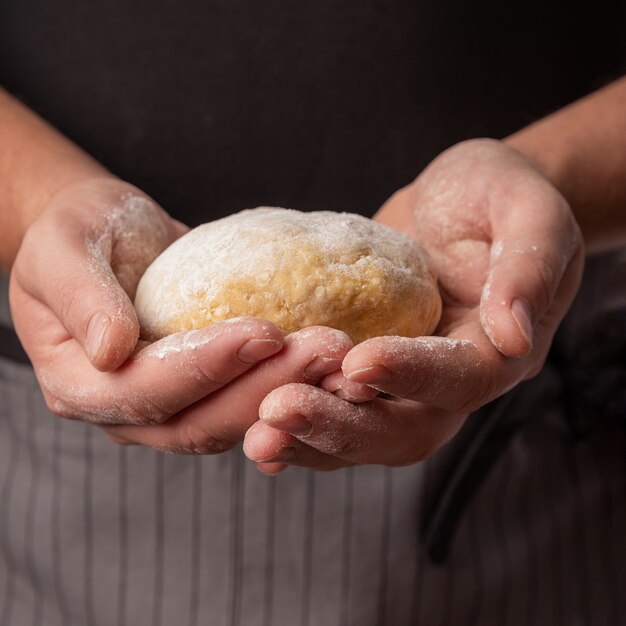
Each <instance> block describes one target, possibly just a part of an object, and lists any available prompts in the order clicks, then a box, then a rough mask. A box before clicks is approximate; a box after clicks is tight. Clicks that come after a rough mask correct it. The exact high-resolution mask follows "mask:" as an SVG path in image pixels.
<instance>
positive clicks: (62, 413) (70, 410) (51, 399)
mask: <svg viewBox="0 0 626 626" xmlns="http://www.w3.org/2000/svg"><path fill="white" fill-rule="evenodd" d="M43 397H44V401H45V403H46V406H47V407H48V410H49V411H50V412H51V413H54V415H57V416H58V417H63V418H65V419H71V420H76V419H79V418H80V415H79V412H78V411H77V410H76V407H74V406H72V405H71V404H69V403H68V402H66V401H65V400H62V399H61V398H58V397H57V396H55V395H53V394H51V393H50V392H48V391H44V392H43Z"/></svg>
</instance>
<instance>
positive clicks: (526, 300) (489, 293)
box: [480, 208, 582, 357]
mask: <svg viewBox="0 0 626 626" xmlns="http://www.w3.org/2000/svg"><path fill="white" fill-rule="evenodd" d="M534 213H535V214H534V215H533V211H520V212H518V213H517V216H516V215H513V216H509V217H508V219H507V220H505V223H503V224H501V225H500V226H499V228H498V229H497V232H496V229H494V241H493V244H492V248H491V258H490V263H489V271H488V275H487V280H486V282H485V287H484V289H483V292H482V296H481V302H480V320H481V325H482V327H483V330H484V331H485V333H486V334H487V336H488V337H489V339H490V341H491V343H492V344H493V345H494V346H495V348H496V349H497V350H498V351H499V352H501V353H502V354H503V355H505V356H509V357H520V356H523V355H525V354H528V353H529V352H530V351H531V350H532V348H533V343H534V339H535V327H536V325H537V324H538V322H539V321H540V320H542V318H544V316H546V315H547V314H548V313H550V314H551V315H552V314H554V316H555V323H554V324H553V325H554V329H556V325H557V324H558V322H559V321H560V319H561V318H562V317H563V316H564V315H565V313H566V311H567V308H568V307H569V305H570V303H571V300H572V299H573V297H574V294H575V292H576V286H577V285H578V282H579V281H580V275H581V271H582V243H581V242H582V240H581V237H580V232H579V229H578V226H577V225H576V223H575V222H574V220H573V218H572V217H571V214H570V213H569V209H567V213H565V214H564V213H563V211H559V210H556V211H550V210H545V208H544V210H543V211H536V212H534Z"/></svg>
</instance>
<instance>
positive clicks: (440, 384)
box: [343, 316, 529, 411]
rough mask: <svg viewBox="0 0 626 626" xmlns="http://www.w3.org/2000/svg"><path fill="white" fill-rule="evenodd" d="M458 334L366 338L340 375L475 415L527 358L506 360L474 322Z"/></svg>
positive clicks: (516, 374)
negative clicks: (454, 335)
mask: <svg viewBox="0 0 626 626" xmlns="http://www.w3.org/2000/svg"><path fill="white" fill-rule="evenodd" d="M476 317H477V316H476ZM457 332H459V333H461V336H463V337H465V338H464V339H454V338H450V337H419V338H417V339H410V338H407V337H376V338H374V339H370V340H368V341H365V342H363V343H361V344H359V345H357V346H356V347H355V348H353V349H352V350H351V351H350V353H349V354H348V355H347V356H346V358H345V360H344V363H343V371H344V374H345V375H346V377H347V378H348V379H349V380H354V381H357V382H360V383H363V384H367V385H372V386H373V387H375V388H376V389H378V390H379V391H382V392H385V393H387V394H390V395H392V396H398V397H402V398H408V399H410V400H417V401H419V402H423V403H425V404H428V405H432V406H436V407H439V408H442V409H447V410H451V411H473V410H475V409H476V408H478V407H480V406H482V405H483V404H485V403H486V402H488V401H489V400H492V399H493V398H495V397H497V396H498V395H500V394H502V393H504V391H506V390H507V389H508V388H509V387H510V386H511V385H512V384H513V383H514V382H516V381H518V380H520V378H521V377H522V375H523V373H524V372H525V368H527V367H529V365H528V363H527V362H526V360H522V361H509V360H507V359H506V358H505V357H503V356H502V355H501V354H500V353H499V352H498V351H497V350H495V348H494V347H493V346H492V345H491V343H490V342H489V340H488V339H487V338H486V337H485V335H484V333H483V332H482V329H481V327H480V324H479V322H478V319H476V320H475V322H474V323H473V324H472V323H467V324H465V325H464V326H463V327H460V328H458V329H457Z"/></svg>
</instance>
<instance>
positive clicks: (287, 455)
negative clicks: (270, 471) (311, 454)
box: [255, 448, 296, 463]
mask: <svg viewBox="0 0 626 626" xmlns="http://www.w3.org/2000/svg"><path fill="white" fill-rule="evenodd" d="M294 456H296V449H295V448H281V449H280V450H279V451H278V452H277V453H276V454H274V455H273V456H270V457H268V458H267V459H260V460H259V459H255V460H256V462H257V463H286V462H287V461H291V459H293V457H294Z"/></svg>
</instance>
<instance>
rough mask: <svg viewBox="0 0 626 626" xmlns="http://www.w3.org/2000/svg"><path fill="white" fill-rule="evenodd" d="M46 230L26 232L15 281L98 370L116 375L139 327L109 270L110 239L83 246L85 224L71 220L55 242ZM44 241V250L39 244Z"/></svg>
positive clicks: (36, 229)
mask: <svg viewBox="0 0 626 626" xmlns="http://www.w3.org/2000/svg"><path fill="white" fill-rule="evenodd" d="M44 227H45V228H48V226H47V225H46V224H44V225H37V224H35V226H33V228H32V229H31V230H29V231H28V233H27V235H26V237H25V241H24V244H23V246H22V249H21V250H20V254H19V255H18V262H16V273H17V275H16V278H17V281H18V282H19V284H20V286H21V287H22V288H23V289H24V290H25V291H27V292H28V293H29V294H30V295H31V296H33V297H34V298H35V299H37V300H38V301H40V302H41V303H43V304H45V305H46V306H47V307H49V308H50V310H51V311H52V312H53V313H54V314H55V315H56V317H57V318H58V319H59V321H60V322H61V324H62V325H63V327H64V328H65V329H66V331H67V333H68V334H69V336H71V337H73V338H75V339H76V340H77V341H78V342H79V344H80V345H81V346H82V347H83V349H84V351H85V353H86V355H87V357H88V358H89V360H90V362H91V364H92V365H93V366H94V367H96V368H98V369H100V370H103V371H105V370H112V369H115V368H116V367H118V366H119V365H121V363H123V362H124V361H125V360H126V359H127V358H128V356H129V355H130V354H131V353H132V351H133V349H134V347H135V344H136V342H137V339H138V337H139V323H138V321H137V316H136V314H135V310H134V308H133V305H132V303H131V301H130V298H129V297H128V295H127V294H126V293H125V292H124V290H123V289H122V287H121V286H120V284H119V282H118V280H117V278H116V277H115V276H114V274H113V270H112V269H111V265H110V258H111V246H112V240H111V237H110V236H103V237H102V238H101V239H97V240H85V235H84V232H83V231H84V229H85V226H84V224H82V223H81V222H79V221H77V220H76V221H74V223H72V218H71V217H68V223H67V224H65V225H64V226H63V228H59V227H56V231H55V236H53V237H51V236H48V237H46V234H45V233H43V234H42V235H41V236H40V234H39V230H40V229H44ZM44 238H45V240H46V241H47V244H46V248H45V250H43V249H41V248H40V246H38V244H37V241H39V240H44ZM50 259H54V263H50Z"/></svg>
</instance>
